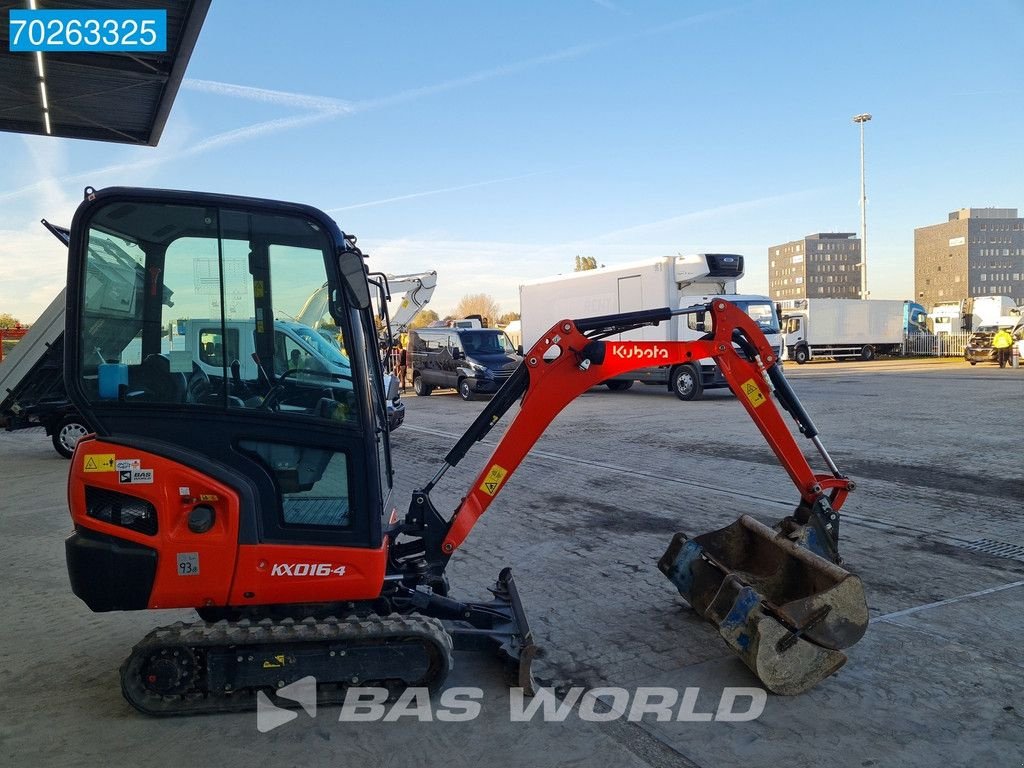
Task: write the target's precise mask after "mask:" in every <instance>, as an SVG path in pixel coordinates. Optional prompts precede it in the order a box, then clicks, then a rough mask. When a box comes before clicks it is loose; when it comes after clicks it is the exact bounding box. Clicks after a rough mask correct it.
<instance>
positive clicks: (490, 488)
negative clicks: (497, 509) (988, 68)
mask: <svg viewBox="0 0 1024 768" xmlns="http://www.w3.org/2000/svg"><path fill="white" fill-rule="evenodd" d="M507 474H508V470H507V469H505V468H504V467H499V466H498V465H497V464H495V465H494V466H493V467H491V471H490V472H488V473H487V477H485V478H484V481H483V483H481V484H480V490H481V491H483V492H484V493H486V494H487V495H488V496H493V495H494V494H496V493H497V492H498V488H499V487H500V486H501V481H502V480H504V479H505V475H507Z"/></svg>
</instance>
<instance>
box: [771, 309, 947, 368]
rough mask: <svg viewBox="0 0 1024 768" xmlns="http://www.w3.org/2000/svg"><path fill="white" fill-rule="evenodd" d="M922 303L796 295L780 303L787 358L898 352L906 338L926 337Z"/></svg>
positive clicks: (862, 356) (866, 357)
mask: <svg viewBox="0 0 1024 768" xmlns="http://www.w3.org/2000/svg"><path fill="white" fill-rule="evenodd" d="M926 322H927V313H926V312H925V309H924V307H923V306H921V305H920V304H917V303H916V302H913V301H903V300H900V299H895V300H890V299H866V300H862V299H794V300H790V301H786V302H783V303H782V327H783V333H784V339H785V348H786V350H785V352H786V354H785V356H786V358H787V359H789V360H795V361H796V362H797V363H800V364H803V363H806V362H807V361H808V360H811V359H813V358H816V357H824V358H831V359H833V360H849V359H855V358H857V359H860V360H872V359H874V357H875V355H900V354H902V353H903V343H904V339H905V338H907V337H920V336H922V335H928V330H927V327H926Z"/></svg>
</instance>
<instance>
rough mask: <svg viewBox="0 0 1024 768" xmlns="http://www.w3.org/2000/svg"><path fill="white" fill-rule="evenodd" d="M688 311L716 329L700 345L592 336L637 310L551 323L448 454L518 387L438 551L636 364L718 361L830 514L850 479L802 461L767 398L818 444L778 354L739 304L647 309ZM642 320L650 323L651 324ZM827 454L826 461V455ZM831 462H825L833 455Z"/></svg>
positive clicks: (796, 477) (804, 489) (450, 545)
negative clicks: (550, 435)
mask: <svg viewBox="0 0 1024 768" xmlns="http://www.w3.org/2000/svg"><path fill="white" fill-rule="evenodd" d="M688 311H706V312H708V313H710V316H711V318H712V323H713V328H714V330H713V332H712V333H710V334H708V336H707V337H705V338H704V339H702V340H700V341H686V342H647V341H600V340H595V339H594V338H593V336H599V335H600V334H601V332H602V331H603V330H604V331H607V330H611V331H612V332H614V331H615V330H617V329H618V328H621V327H628V326H630V325H632V326H633V327H635V326H636V324H638V322H640V323H642V322H643V318H640V317H638V316H636V315H639V314H643V313H636V314H635V315H633V316H623V315H619V316H609V317H606V318H591V319H588V320H581V321H577V322H573V321H570V320H564V321H561V322H559V323H557V324H556V325H554V326H552V328H551V329H550V330H549V331H548V333H546V334H545V335H544V337H543V338H541V339H540V340H539V341H538V342H537V343H536V344H535V345H534V346H533V347H532V348H531V349H530V350H529V352H528V353H527V354H526V357H525V361H524V363H523V369H525V370H523V369H521V370H520V371H519V372H517V373H518V375H517V376H514V377H513V378H512V379H511V380H510V381H509V382H508V383H507V384H506V385H505V387H503V389H506V388H510V387H511V388H512V389H513V391H511V392H504V393H502V392H499V393H498V395H497V396H496V397H495V400H496V401H498V402H497V403H495V408H494V409H491V410H492V411H493V410H498V411H500V412H499V413H489V412H488V411H487V410H485V411H484V413H483V414H481V418H480V419H478V422H477V424H475V425H474V427H471V428H470V432H469V433H467V436H466V437H464V438H463V440H461V441H460V442H459V444H458V445H457V446H456V448H454V449H453V451H452V452H451V453H449V455H448V457H447V458H446V461H447V463H448V464H450V465H453V464H455V463H457V461H458V460H459V459H461V456H462V455H463V454H464V453H465V451H466V450H468V447H469V445H470V444H471V443H472V442H474V441H477V440H480V439H482V437H483V434H485V433H486V431H487V430H489V429H490V427H491V426H493V423H494V422H495V421H496V420H497V418H499V417H500V413H501V412H504V410H506V409H507V408H508V407H509V406H510V405H511V402H512V401H513V400H514V399H515V398H516V397H518V395H519V392H518V391H515V386H516V385H517V384H518V386H519V387H520V389H521V390H522V394H523V401H522V406H521V408H520V410H519V412H518V413H517V414H516V416H515V418H514V419H513V420H512V422H511V423H510V424H509V426H508V428H507V429H506V431H505V433H504V435H503V436H502V438H501V440H500V442H499V443H498V446H497V447H496V448H495V449H494V452H493V453H492V454H491V457H490V459H489V460H488V461H487V463H486V464H485V466H484V469H483V470H482V471H481V473H480V474H479V475H478V477H477V478H476V480H475V482H474V483H473V486H472V487H471V489H470V491H469V493H468V495H467V496H466V497H465V499H464V500H463V501H462V503H461V504H460V505H459V507H458V509H457V510H456V512H455V514H454V515H453V516H452V518H451V520H450V521H449V527H448V530H447V534H446V536H445V537H444V540H443V542H442V547H441V548H442V552H443V553H444V554H445V555H446V556H450V555H451V553H452V552H454V551H455V550H456V549H457V548H458V547H459V546H460V545H461V544H462V542H463V541H465V539H466V537H467V536H468V535H469V532H470V530H472V528H473V526H474V525H475V524H476V521H477V520H478V519H479V518H480V516H481V515H482V514H483V513H484V512H485V511H486V510H487V508H488V507H489V506H490V504H491V503H492V502H493V501H494V499H495V497H496V496H497V495H498V493H499V492H500V491H501V489H502V488H503V487H504V486H505V484H506V483H507V482H508V480H509V478H510V477H511V476H512V474H513V473H514V472H515V471H516V469H517V468H518V467H519V465H520V463H521V462H522V461H523V459H524V458H525V457H526V455H527V454H528V453H529V451H530V450H531V448H532V447H533V445H534V444H535V443H536V442H537V440H538V439H539V438H540V436H541V435H542V434H543V432H544V430H545V429H546V428H547V426H548V424H550V423H551V421H552V420H553V419H554V418H555V416H557V415H558V413H559V412H561V410H562V409H563V408H565V407H566V406H567V405H568V404H569V403H570V402H572V401H573V400H574V399H575V398H576V397H578V396H579V395H580V394H582V393H583V392H586V391H587V390H588V389H590V388H591V387H593V386H596V385H597V384H600V383H601V382H603V381H605V380H607V379H611V378H613V377H615V376H618V375H620V374H623V373H627V372H629V371H632V370H636V369H638V368H644V367H650V366H654V365H665V366H674V365H677V364H684V363H688V362H697V361H700V360H702V359H706V358H712V359H714V360H715V362H716V363H717V365H718V367H719V369H720V370H721V372H722V375H723V376H724V377H725V379H726V381H727V382H728V384H729V388H730V389H731V390H732V391H733V392H734V393H735V394H736V397H737V399H738V400H739V402H740V404H741V405H742V406H743V408H744V409H745V410H746V411H747V413H748V414H749V415H750V417H751V419H752V420H753V421H754V423H755V424H756V425H757V427H758V429H759V430H760V431H761V434H762V435H764V438H765V440H766V441H767V442H768V445H769V446H770V447H771V449H772V450H773V451H774V452H775V455H776V456H777V457H778V459H779V461H780V463H781V464H782V466H783V467H784V468H785V470H786V472H787V473H788V474H789V476H790V479H791V480H792V481H793V483H794V484H795V485H796V487H797V490H798V491H799V493H800V498H801V503H802V504H805V505H807V506H808V507H810V506H812V505H814V504H815V503H816V502H819V501H820V500H821V499H822V497H823V496H824V494H825V493H826V492H829V494H830V495H829V497H828V501H829V502H830V503H829V505H828V506H829V507H830V509H831V511H832V512H833V513H837V512H838V509H839V507H840V506H842V503H843V501H844V500H845V497H846V494H847V492H848V491H849V490H850V487H851V484H850V483H849V481H848V480H847V479H846V478H845V477H843V476H842V475H840V474H839V473H838V471H837V470H834V471H833V472H832V473H831V474H815V472H814V471H813V470H812V469H811V467H810V465H809V464H808V462H807V459H806V458H805V457H804V455H803V453H802V452H801V450H800V448H799V446H798V445H797V443H796V440H795V438H794V437H793V433H792V432H791V431H790V429H789V427H788V425H787V424H786V423H785V421H784V419H783V417H782V414H781V412H780V411H779V409H778V408H777V407H776V405H775V402H774V401H773V393H774V394H775V397H776V398H777V399H778V400H779V402H780V403H781V404H782V406H783V408H784V409H785V410H788V411H790V412H791V413H792V415H793V416H794V418H796V420H797V423H798V425H799V426H800V430H801V431H802V432H804V434H805V435H806V436H807V437H810V438H813V439H815V440H816V435H817V431H816V430H815V429H814V427H813V424H811V422H810V419H809V418H808V417H807V415H806V413H805V412H804V411H803V409H802V407H801V406H800V404H799V401H797V400H796V397H795V395H794V394H793V392H792V389H790V388H789V385H788V383H786V381H785V379H784V378H783V377H782V374H781V370H780V369H779V366H778V361H777V360H776V359H775V350H774V349H773V348H772V347H771V345H769V344H768V342H767V340H766V339H765V337H764V334H762V333H761V331H760V330H759V329H758V327H757V325H756V323H754V322H753V321H752V320H751V319H750V317H748V316H747V315H746V313H744V312H743V311H742V310H741V309H739V308H738V307H736V306H735V305H733V304H730V303H729V302H727V301H723V300H716V301H714V302H712V303H711V304H709V305H701V306H699V307H694V308H690V309H689V310H676V311H673V310H668V309H665V310H658V311H656V313H654V314H651V313H648V315H649V316H652V317H659V318H661V319H662V320H664V319H667V318H668V317H671V316H672V315H674V314H683V313H686V312H688ZM655 322H656V320H655ZM646 324H651V321H648V322H647V323H646ZM581 328H585V329H587V331H588V332H590V333H591V336H588V335H585V333H584V332H583V331H581ZM734 341H735V342H736V343H737V344H738V345H739V346H740V347H741V348H742V349H743V350H744V354H743V355H741V354H740V353H739V352H738V351H737V349H736V347H734V345H733V342H734ZM816 444H818V445H819V448H820V443H817V441H816ZM822 450H823V449H822ZM825 456H826V458H827V454H825ZM828 461H829V463H830V464H831V460H828ZM831 466H832V467H834V465H831ZM435 480H436V478H435ZM836 520H837V518H836Z"/></svg>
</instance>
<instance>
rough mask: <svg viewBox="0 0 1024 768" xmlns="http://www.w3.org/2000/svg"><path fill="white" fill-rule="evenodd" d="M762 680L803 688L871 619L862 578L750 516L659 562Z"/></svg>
mask: <svg viewBox="0 0 1024 768" xmlns="http://www.w3.org/2000/svg"><path fill="white" fill-rule="evenodd" d="M658 567H659V569H660V570H661V571H662V573H664V574H665V575H666V576H667V577H668V578H669V579H670V580H671V581H672V583H673V584H675V586H676V588H677V589H678V590H679V593H680V594H681V595H682V596H683V597H684V598H685V599H686V601H687V602H688V603H689V604H690V605H691V606H692V607H693V609H694V610H695V611H696V612H697V613H699V614H700V615H701V616H703V617H704V618H706V619H707V620H708V621H709V622H711V623H712V624H713V625H714V626H715V627H717V628H718V631H719V633H720V634H721V635H722V638H723V639H724V640H725V641H726V643H727V644H728V645H729V647H730V648H732V649H733V650H734V651H735V652H736V653H737V654H738V655H739V656H740V657H741V658H742V659H743V661H744V663H745V664H746V665H747V666H748V667H750V669H751V670H752V671H753V672H754V674H756V675H757V676H758V678H759V679H760V680H761V681H762V682H763V683H764V684H765V686H766V687H767V688H768V689H769V690H771V691H773V692H775V693H782V694H794V693H801V692H802V691H805V690H807V689H808V688H811V687H812V686H814V685H815V684H816V683H818V682H819V681H820V680H823V679H824V678H826V677H828V676H829V675H831V674H832V673H833V672H835V671H836V670H837V669H839V668H840V667H841V666H842V665H843V664H844V663H845V662H846V656H844V655H843V654H842V653H840V652H839V649H841V648H848V647H849V646H851V645H853V644H854V643H856V642H857V641H858V640H859V639H860V638H861V637H862V636H863V634H864V632H865V630H866V629H867V625H868V612H867V602H866V600H865V597H864V587H863V585H862V584H861V581H860V579H859V578H857V577H856V576H854V575H853V574H851V573H849V572H848V571H846V570H844V569H843V568H841V567H840V566H838V565H836V564H835V563H833V562H830V561H829V560H827V559H825V558H823V557H821V556H819V555H817V554H815V553H814V552H811V551H810V550H808V549H806V548H804V547H802V546H800V545H799V544H797V543H795V542H794V541H793V540H792V539H791V538H790V537H789V536H787V535H783V534H781V533H779V532H777V531H776V530H774V529H772V528H769V527H768V526H766V525H764V524H762V523H759V522H758V521H756V520H754V519H753V518H751V517H749V516H747V515H744V516H743V517H741V518H740V519H739V520H737V521H736V522H735V523H733V524H732V525H729V526H726V527H725V528H722V529H719V530H717V531H712V532H710V533H706V534H702V535H700V536H697V537H695V538H693V539H690V538H688V537H686V536H685V535H684V534H681V533H679V534H676V535H675V537H674V538H673V539H672V543H671V544H670V545H669V547H668V550H667V551H666V552H665V554H664V555H663V556H662V558H661V560H660V561H659V563H658Z"/></svg>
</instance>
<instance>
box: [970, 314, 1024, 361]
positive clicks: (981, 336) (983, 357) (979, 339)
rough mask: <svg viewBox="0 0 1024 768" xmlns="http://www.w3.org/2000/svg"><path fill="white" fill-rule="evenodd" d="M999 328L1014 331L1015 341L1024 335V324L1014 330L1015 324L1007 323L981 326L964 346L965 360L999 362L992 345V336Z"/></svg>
mask: <svg viewBox="0 0 1024 768" xmlns="http://www.w3.org/2000/svg"><path fill="white" fill-rule="evenodd" d="M999 330H1005V331H1010V332H1011V333H1013V341H1014V343H1017V342H1019V341H1020V340H1021V338H1022V337H1024V325H1018V326H1017V329H1016V330H1014V326H1013V325H1010V324H1005V323H1000V324H999V325H982V326H979V327H978V330H977V331H975V332H974V333H972V334H971V338H970V341H968V342H967V346H966V347H964V360H966V361H967V362H968V363H970V364H971V365H977V364H978V363H995V362H998V361H999V358H998V357H997V356H996V350H995V348H994V347H993V346H992V338H993V337H994V336H995V335H996V331H999Z"/></svg>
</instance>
